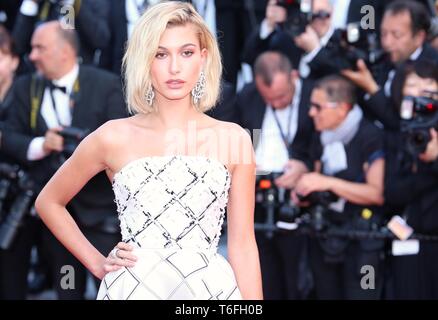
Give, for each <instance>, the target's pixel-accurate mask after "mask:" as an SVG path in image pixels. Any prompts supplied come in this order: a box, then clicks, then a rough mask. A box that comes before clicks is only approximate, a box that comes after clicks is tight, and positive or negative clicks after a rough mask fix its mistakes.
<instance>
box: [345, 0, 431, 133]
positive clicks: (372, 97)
mask: <svg viewBox="0 0 438 320" xmlns="http://www.w3.org/2000/svg"><path fill="white" fill-rule="evenodd" d="M429 28H430V16H429V14H428V12H427V9H426V7H425V6H424V5H423V4H421V3H419V2H416V1H406V0H397V1H394V2H392V3H390V4H389V5H388V6H387V7H386V8H385V12H384V16H383V20H382V24H381V27H380V33H381V39H380V42H381V45H382V48H383V50H384V51H385V52H386V53H387V54H388V56H389V60H390V64H387V65H385V66H384V67H382V68H381V69H380V70H381V72H380V74H377V75H375V77H376V78H374V76H373V74H372V73H371V72H370V70H369V68H368V66H367V65H366V64H365V62H364V61H363V60H359V61H358V62H357V68H356V69H357V70H344V71H342V73H343V75H344V76H346V77H348V78H349V79H350V80H351V81H353V82H354V83H355V84H356V85H357V86H358V87H360V88H361V89H362V90H363V91H364V93H365V96H364V101H363V103H362V105H363V106H364V111H365V112H366V114H367V116H368V117H370V118H374V119H376V120H378V121H379V122H380V123H381V124H382V125H383V126H384V127H385V128H386V129H390V130H398V128H399V121H398V118H399V117H398V114H397V113H396V112H394V110H396V108H395V107H393V106H392V104H391V100H390V99H389V97H390V96H391V94H392V81H393V79H394V77H395V76H396V71H395V70H396V69H395V68H396V67H397V66H399V65H401V64H402V63H404V62H406V61H408V60H411V61H417V60H423V59H427V60H431V61H435V62H438V52H437V51H436V50H435V49H433V48H432V47H431V46H430V45H429V44H428V43H427V42H426V40H427V34H428V32H429Z"/></svg>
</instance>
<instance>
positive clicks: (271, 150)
mask: <svg viewBox="0 0 438 320" xmlns="http://www.w3.org/2000/svg"><path fill="white" fill-rule="evenodd" d="M301 86H302V84H301V80H297V82H296V83H295V93H294V96H293V99H292V103H291V104H290V105H289V106H288V107H286V108H284V109H281V110H276V111H274V110H273V109H272V107H271V106H269V105H268V106H266V112H265V115H264V118H263V123H262V130H261V135H260V141H259V144H258V145H257V148H256V163H257V169H258V170H260V171H267V172H283V171H284V166H285V165H286V164H287V162H288V160H289V154H288V150H287V149H286V146H285V144H284V141H283V138H282V135H281V132H280V129H279V128H278V125H277V122H276V121H275V116H274V112H275V113H276V115H277V119H278V121H279V123H280V126H281V128H282V129H281V130H282V131H283V133H285V134H286V135H287V132H289V143H292V142H293V140H294V138H295V135H296V133H297V129H298V115H299V105H300V100H301V99H300V98H301ZM290 112H292V114H290ZM289 116H291V121H290V128H287V125H288V122H289Z"/></svg>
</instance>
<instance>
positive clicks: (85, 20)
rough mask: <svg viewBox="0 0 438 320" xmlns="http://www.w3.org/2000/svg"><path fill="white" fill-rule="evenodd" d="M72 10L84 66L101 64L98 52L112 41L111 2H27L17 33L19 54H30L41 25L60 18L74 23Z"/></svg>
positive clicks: (63, 0) (86, 0)
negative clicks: (31, 42)
mask: <svg viewBox="0 0 438 320" xmlns="http://www.w3.org/2000/svg"><path fill="white" fill-rule="evenodd" d="M70 8H73V9H74V29H75V30H77V32H78V35H79V39H80V45H81V48H80V58H81V59H82V62H83V63H87V64H93V63H94V64H98V62H99V61H98V58H99V57H98V50H102V49H103V48H105V47H106V46H107V45H108V43H109V40H110V30H109V5H108V1H107V0H92V1H91V0H82V1H79V0H55V1H53V0H23V3H22V5H21V7H20V12H19V13H18V16H17V19H16V21H15V25H14V29H13V37H14V39H15V42H16V46H17V51H18V53H19V54H20V55H24V54H27V53H29V51H30V46H29V44H30V40H31V36H32V33H33V31H34V29H35V27H37V26H38V25H39V24H40V23H42V22H45V21H51V20H58V19H60V18H63V21H65V22H66V23H72V19H69V18H70V17H69V16H68V15H69V14H70V13H71V12H70V11H69V10H70ZM71 27H73V25H71Z"/></svg>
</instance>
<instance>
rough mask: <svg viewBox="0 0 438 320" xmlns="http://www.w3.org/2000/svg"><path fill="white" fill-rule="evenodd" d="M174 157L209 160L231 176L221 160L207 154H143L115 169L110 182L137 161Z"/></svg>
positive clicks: (114, 181)
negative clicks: (117, 169)
mask: <svg viewBox="0 0 438 320" xmlns="http://www.w3.org/2000/svg"><path fill="white" fill-rule="evenodd" d="M175 158H179V159H184V158H185V159H197V158H198V159H201V160H205V161H209V162H212V163H216V164H217V165H218V166H219V167H221V168H222V169H223V170H225V173H226V174H227V175H228V176H230V177H231V171H230V170H229V169H228V167H227V166H226V165H225V164H223V163H222V162H221V161H219V160H218V159H216V158H211V157H207V156H200V155H196V156H190V155H165V156H143V157H140V158H137V159H134V160H131V161H128V162H127V163H126V164H125V165H124V166H122V168H120V170H119V171H117V172H116V173H114V175H113V178H112V180H111V184H112V185H113V186H114V184H116V183H117V179H118V177H119V176H121V175H122V174H123V173H124V172H125V171H126V170H128V169H129V168H130V167H132V166H134V165H135V164H137V163H140V162H142V161H147V160H163V161H164V160H172V159H175Z"/></svg>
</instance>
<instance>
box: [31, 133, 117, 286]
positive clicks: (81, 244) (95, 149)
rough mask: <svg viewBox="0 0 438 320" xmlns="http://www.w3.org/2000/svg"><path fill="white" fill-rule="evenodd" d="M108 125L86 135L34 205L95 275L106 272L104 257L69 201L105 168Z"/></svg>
mask: <svg viewBox="0 0 438 320" xmlns="http://www.w3.org/2000/svg"><path fill="white" fill-rule="evenodd" d="M104 127H106V126H105V125H104V126H103V127H101V128H99V129H98V130H97V131H95V132H93V133H91V134H90V135H89V136H87V137H86V138H85V139H84V140H83V141H82V142H81V143H80V145H79V146H78V147H77V149H76V151H75V152H74V153H73V155H72V156H71V157H70V158H69V159H68V160H67V161H66V162H65V163H64V164H63V165H62V166H61V167H60V168H59V170H58V171H57V172H56V173H55V174H54V176H53V177H52V178H51V179H50V181H49V182H48V183H47V185H46V186H45V187H44V189H43V190H42V191H41V193H40V194H39V196H38V198H37V200H36V202H35V207H36V210H37V212H38V214H39V215H40V217H41V219H42V220H43V222H44V223H45V224H46V226H47V227H48V228H49V229H50V231H51V232H52V233H53V234H54V235H55V237H56V238H57V239H58V240H59V241H60V242H61V243H62V244H63V245H64V246H65V247H66V248H67V249H68V250H69V251H70V252H71V253H72V254H73V255H74V256H75V257H76V258H77V259H78V260H79V261H80V262H81V263H82V264H84V266H85V267H86V268H87V269H88V270H90V271H91V272H92V273H93V274H94V275H95V276H96V277H98V278H100V279H101V278H103V276H104V275H105V273H106V272H108V271H106V272H105V270H104V269H105V268H104V265H105V260H106V259H105V257H104V256H103V255H102V254H101V253H100V252H99V251H98V250H97V249H96V248H95V247H94V246H93V245H92V244H91V243H90V242H89V241H88V240H87V239H86V238H85V236H84V235H83V234H82V232H81V231H80V229H79V228H78V226H77V224H76V223H75V221H74V220H73V218H72V217H71V215H70V214H69V212H68V211H67V210H66V205H67V204H68V203H69V202H70V200H71V199H72V198H73V197H74V196H75V195H76V194H77V193H78V192H79V191H80V190H81V189H82V187H83V186H84V185H85V184H86V183H87V182H88V181H89V180H90V179H91V178H92V177H93V176H95V175H96V174H97V173H99V172H100V171H102V170H104V169H105V168H106V167H107V166H106V164H105V155H106V154H107V150H106V149H107V148H108V147H107V145H108V143H107V142H106V141H107V140H108V139H109V137H107V136H106V134H105V133H109V130H105V129H104Z"/></svg>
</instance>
